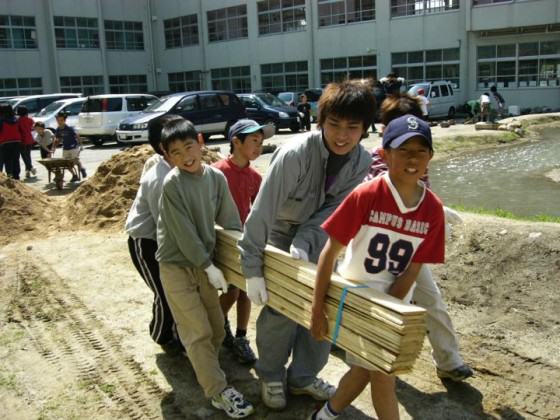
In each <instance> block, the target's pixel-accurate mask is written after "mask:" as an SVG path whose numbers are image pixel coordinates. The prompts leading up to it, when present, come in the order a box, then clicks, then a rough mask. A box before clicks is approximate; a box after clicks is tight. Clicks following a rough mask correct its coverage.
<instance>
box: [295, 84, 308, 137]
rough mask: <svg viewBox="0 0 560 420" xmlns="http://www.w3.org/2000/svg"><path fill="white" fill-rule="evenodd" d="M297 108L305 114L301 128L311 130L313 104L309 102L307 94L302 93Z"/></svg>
mask: <svg viewBox="0 0 560 420" xmlns="http://www.w3.org/2000/svg"><path fill="white" fill-rule="evenodd" d="M299 100H300V102H299V104H298V105H297V110H298V111H299V112H300V113H301V114H302V115H303V116H302V117H301V129H302V130H304V131H309V130H311V104H310V103H309V102H307V95H306V94H305V93H302V94H301V95H300V97H299Z"/></svg>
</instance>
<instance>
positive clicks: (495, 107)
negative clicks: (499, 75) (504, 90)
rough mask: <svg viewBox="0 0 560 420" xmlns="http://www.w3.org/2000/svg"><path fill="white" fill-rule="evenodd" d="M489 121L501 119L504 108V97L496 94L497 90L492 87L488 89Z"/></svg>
mask: <svg viewBox="0 0 560 420" xmlns="http://www.w3.org/2000/svg"><path fill="white" fill-rule="evenodd" d="M488 96H489V97H490V104H491V106H490V121H491V122H495V121H496V118H497V117H500V118H501V117H502V115H503V114H504V111H505V107H506V101H505V100H504V97H503V96H502V95H500V94H499V93H498V88H497V87H496V86H495V85H494V86H492V87H491V88H490V93H489V94H488Z"/></svg>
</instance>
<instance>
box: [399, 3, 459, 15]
mask: <svg viewBox="0 0 560 420" xmlns="http://www.w3.org/2000/svg"><path fill="white" fill-rule="evenodd" d="M457 9H459V0H391V17H399V16H417V15H423V14H428V13H439V12H447V11H450V10H457Z"/></svg>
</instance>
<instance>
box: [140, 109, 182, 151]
mask: <svg viewBox="0 0 560 420" xmlns="http://www.w3.org/2000/svg"><path fill="white" fill-rule="evenodd" d="M171 121H184V118H183V117H181V116H180V115H175V114H168V115H164V116H162V117H161V118H156V119H153V120H151V121H150V122H149V123H148V141H149V142H150V146H152V149H154V152H156V153H157V154H159V155H163V152H162V150H161V147H159V146H160V145H161V131H162V130H163V126H164V125H165V124H167V123H169V122H171Z"/></svg>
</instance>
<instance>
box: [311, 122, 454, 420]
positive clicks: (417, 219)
mask: <svg viewBox="0 0 560 420" xmlns="http://www.w3.org/2000/svg"><path fill="white" fill-rule="evenodd" d="M381 154H382V157H383V159H384V160H385V161H386V163H387V166H388V168H389V170H388V172H387V173H386V174H384V175H382V176H379V177H377V178H375V179H374V180H372V181H369V182H366V183H363V184H361V185H360V186H358V187H357V188H356V189H355V190H354V191H352V193H351V194H350V195H349V196H348V197H347V198H346V199H345V200H344V201H343V202H342V204H341V205H340V206H339V207H338V208H337V209H336V211H335V212H334V213H333V214H332V215H331V216H330V217H329V218H328V219H327V221H326V222H325V223H323V225H322V227H323V229H324V230H325V231H326V232H327V234H328V235H329V240H328V241H327V244H326V245H325V247H324V248H323V251H322V252H321V256H320V257H319V263H318V267H317V277H316V283H315V291H314V297H313V306H312V318H311V326H310V331H311V334H312V335H313V337H315V338H316V339H318V340H320V339H324V338H325V336H326V333H327V331H326V328H327V322H326V313H325V298H326V293H327V289H328V287H329V283H330V277H331V274H332V272H333V269H334V265H335V262H336V260H337V257H338V255H339V254H340V252H341V251H342V249H343V248H344V247H345V246H346V247H347V251H346V255H345V258H344V261H343V263H342V264H341V265H340V266H339V268H338V272H339V273H340V274H341V275H342V276H343V277H345V278H347V279H350V280H353V281H356V282H359V283H363V284H366V285H367V286H369V287H372V288H375V289H377V290H380V291H383V292H386V293H388V294H390V295H392V296H395V297H397V298H399V299H403V300H404V301H405V302H408V301H410V297H411V296H412V291H413V289H414V282H415V281H416V277H417V276H418V273H419V272H420V269H421V268H422V264H426V263H431V264H434V263H443V261H444V255H445V222H444V214H443V205H442V203H441V201H440V200H439V198H438V197H437V196H436V195H435V194H434V193H433V192H431V191H430V190H429V189H428V188H427V187H426V186H425V184H424V183H423V182H422V181H420V178H421V177H422V176H423V175H424V174H425V172H426V168H427V167H428V163H429V161H430V159H431V158H432V156H433V148H432V135H431V132H430V127H429V125H428V124H427V123H426V122H424V121H423V120H422V119H420V118H418V117H416V116H414V115H410V114H408V115H404V116H402V117H399V118H397V119H395V120H393V121H391V122H390V123H389V125H387V128H386V129H385V131H384V133H383V150H382V151H381ZM347 362H348V363H349V364H350V370H349V371H348V372H347V373H346V374H345V375H344V376H343V378H342V379H341V380H340V383H339V385H338V389H337V391H336V393H335V394H334V395H333V396H332V398H330V400H329V401H327V402H326V403H325V405H324V406H323V407H322V408H321V409H320V410H318V411H316V412H315V413H313V415H312V416H311V419H313V420H326V419H334V418H336V417H338V415H339V413H340V412H341V411H342V410H343V409H344V408H345V407H347V406H348V405H349V404H350V403H351V402H352V401H353V400H354V399H355V398H357V397H358V395H360V393H361V392H362V391H363V390H364V388H365V387H366V386H367V385H368V383H371V395H372V402H373V406H374V408H375V411H376V412H377V415H378V418H379V419H380V420H389V419H390V420H395V419H398V418H399V408H398V402H397V397H396V393H395V377H394V376H390V375H387V374H385V373H383V372H380V371H376V370H370V368H369V367H367V366H362V365H361V363H360V362H359V361H358V360H357V359H355V358H354V357H352V356H351V355H350V354H348V355H347Z"/></svg>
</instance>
